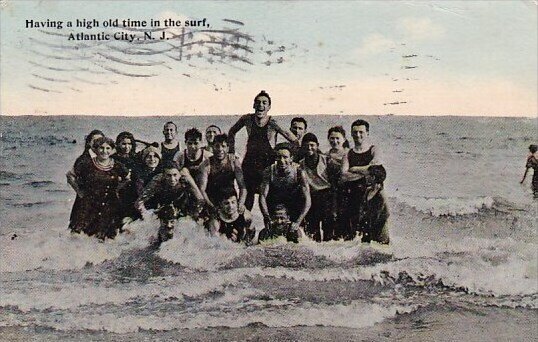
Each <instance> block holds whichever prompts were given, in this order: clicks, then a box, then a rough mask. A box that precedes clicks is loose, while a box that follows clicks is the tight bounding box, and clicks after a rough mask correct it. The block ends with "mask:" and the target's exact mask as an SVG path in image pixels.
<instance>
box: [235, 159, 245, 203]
mask: <svg viewBox="0 0 538 342" xmlns="http://www.w3.org/2000/svg"><path fill="white" fill-rule="evenodd" d="M234 164H235V165H234V173H235V180H236V181H237V187H238V188H239V205H240V206H244V205H245V200H246V199H247V186H246V184H245V178H244V177H243V169H242V168H241V162H240V161H239V158H235V156H234Z"/></svg>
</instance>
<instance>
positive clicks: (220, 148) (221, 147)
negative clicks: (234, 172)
mask: <svg viewBox="0 0 538 342" xmlns="http://www.w3.org/2000/svg"><path fill="white" fill-rule="evenodd" d="M228 151H229V148H228V144H227V143H226V142H218V143H216V144H215V145H213V155H214V156H215V157H216V158H217V159H218V160H223V159H224V157H226V155H227V154H228Z"/></svg>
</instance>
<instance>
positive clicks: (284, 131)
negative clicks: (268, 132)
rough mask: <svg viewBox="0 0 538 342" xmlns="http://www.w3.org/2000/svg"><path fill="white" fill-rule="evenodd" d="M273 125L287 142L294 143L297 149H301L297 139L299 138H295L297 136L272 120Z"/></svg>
mask: <svg viewBox="0 0 538 342" xmlns="http://www.w3.org/2000/svg"><path fill="white" fill-rule="evenodd" d="M271 123H272V125H273V127H274V129H275V131H276V132H277V133H278V134H280V135H282V136H283V137H284V138H286V140H287V141H289V142H290V143H292V144H293V145H295V146H296V147H299V145H300V143H299V139H297V137H296V136H295V134H293V133H292V132H291V131H289V130H287V129H284V128H282V127H280V125H279V124H278V123H277V122H276V121H274V120H272V119H271Z"/></svg>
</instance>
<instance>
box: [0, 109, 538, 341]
mask: <svg viewBox="0 0 538 342" xmlns="http://www.w3.org/2000/svg"><path fill="white" fill-rule="evenodd" d="M355 118H356V117H339V116H316V117H307V119H308V121H309V131H312V132H314V133H316V134H317V135H318V138H319V140H320V142H321V148H322V149H323V150H326V149H327V148H328V143H327V141H326V131H327V129H328V128H329V127H330V126H333V125H336V124H341V125H344V127H345V128H346V129H349V125H350V123H351V122H352V121H353V120H354V119H355ZM170 119H172V120H174V121H176V122H177V123H178V126H179V127H180V128H179V131H180V134H181V135H182V134H183V133H184V131H185V130H186V129H188V128H190V127H199V128H201V129H203V128H205V127H206V126H207V125H209V124H212V123H213V124H217V125H219V126H221V127H222V128H223V129H225V130H227V129H228V128H229V127H230V126H231V125H232V124H233V123H234V122H235V120H236V119H237V117H230V116H202V117H174V118H170V117H146V118H127V117H111V118H104V117H76V116H72V117H0V127H1V136H0V172H1V174H0V176H1V177H0V198H1V205H0V217H1V219H0V247H1V249H0V282H1V286H0V313H1V314H0V336H3V339H13V338H21V339H22V337H26V338H33V339H42V340H52V339H64V338H67V339H73V340H77V339H117V340H122V339H133V338H134V339H137V338H141V336H142V337H144V338H146V339H153V338H152V337H156V338H162V339H172V340H173V339H179V338H180V337H182V338H185V339H189V340H222V339H225V340H226V339H231V340H241V339H246V338H249V336H255V339H258V340H282V339H290V340H318V339H319V340H331V339H340V340H346V339H353V340H355V339H359V337H358V336H360V338H365V339H368V338H369V339H370V340H372V339H377V340H384V339H386V340H390V339H392V338H394V337H395V336H400V337H401V334H402V333H403V334H404V335H403V337H402V338H400V339H403V340H421V339H438V340H451V338H452V337H453V336H455V335H454V333H453V328H454V327H455V326H460V327H461V326H465V327H466V330H465V329H463V330H461V329H460V330H458V331H459V332H458V334H460V335H459V336H461V337H460V338H462V339H465V340H489V341H490V340H504V338H503V337H506V336H508V337H512V338H511V339H513V340H534V339H535V338H536V336H537V331H536V329H535V328H532V327H535V326H536V323H538V317H537V312H538V311H537V308H538V255H537V252H536V250H537V248H536V247H537V240H536V237H537V226H538V224H537V221H536V217H537V214H538V204H537V202H536V201H535V200H533V199H532V194H531V192H530V184H529V181H530V179H529V180H528V181H527V183H526V184H524V185H520V184H519V180H520V179H521V176H522V174H523V171H524V165H525V158H526V154H527V147H528V145H529V144H531V143H536V140H537V136H536V132H537V131H538V130H537V129H538V127H537V124H538V121H537V120H536V119H523V118H468V117H437V118H435V117H398V116H379V117H378V116H369V117H367V118H366V119H367V120H368V121H369V122H370V123H371V138H372V140H373V141H374V143H375V144H376V145H377V146H378V147H379V149H380V150H381V152H382V156H381V158H382V161H383V164H384V165H385V167H386V169H387V172H388V176H387V181H386V183H385V194H386V196H387V197H388V201H389V208H390V212H391V217H390V236H391V244H390V245H389V246H382V245H378V244H375V243H373V244H361V243H360V242H358V241H347V242H343V241H334V242H327V243H321V244H319V243H315V242H312V241H308V240H303V241H301V242H300V243H299V244H287V243H285V242H284V241H275V242H272V243H269V244H264V245H258V246H252V247H245V246H243V245H239V244H234V243H231V242H229V241H226V240H225V239H221V238H215V237H208V236H206V235H205V233H204V231H203V229H202V228H201V227H199V226H197V225H196V224H194V223H192V222H190V221H188V220H183V221H181V222H180V223H179V224H178V225H177V228H176V232H175V236H174V239H172V240H170V241H167V242H165V243H164V244H163V245H162V246H161V248H160V249H155V248H152V247H151V246H150V244H151V240H152V239H153V238H154V237H155V235H156V232H157V228H158V221H157V219H156V218H155V217H153V216H151V215H150V216H148V217H146V219H145V220H143V221H138V222H134V223H132V224H130V225H129V226H128V227H127V229H128V232H126V233H125V234H122V235H120V236H119V237H118V238H117V239H115V240H112V241H106V242H105V243H100V242H98V241H96V239H94V238H89V237H85V236H79V235H77V236H74V235H71V234H70V233H69V232H68V231H67V223H68V217H69V213H70V210H71V206H72V204H73V200H74V197H75V194H74V191H72V190H71V189H70V188H69V186H68V185H67V184H66V181H65V172H66V171H67V170H68V169H69V168H71V166H72V164H73V162H74V160H75V159H76V157H77V156H78V155H79V154H80V153H81V151H82V149H83V141H84V136H85V134H87V133H88V132H89V131H90V130H92V129H95V128H97V129H101V130H103V131H104V132H105V134H107V135H109V136H111V137H113V138H114V137H115V136H116V135H117V134H118V133H119V132H121V131H124V130H127V131H131V132H133V133H134V135H135V137H136V138H139V139H142V140H147V141H160V140H161V130H162V124H163V123H164V122H166V121H168V120H170ZM277 120H278V121H279V122H280V123H281V124H282V125H285V126H287V125H288V124H289V120H290V117H277ZM245 141H246V135H245V133H244V131H243V132H241V133H240V135H239V137H238V141H237V144H238V151H239V153H242V152H243V149H242V147H243V146H244V142H245ZM528 178H529V177H528ZM254 216H255V221H256V223H257V227H259V228H261V217H260V214H259V211H257V210H255V211H254ZM485 316H487V317H488V321H484V318H483V317H485ZM451 324H452V325H451ZM500 327H502V328H500ZM478 330H480V335H476V334H477V332H478ZM500 330H502V332H499V331H500ZM261 333H263V334H262V335H260V334H261ZM355 333H356V335H354V334H355ZM508 333H510V334H513V335H507V334H508ZM155 334H156V335H155ZM279 334H280V335H279ZM372 334H374V335H372ZM398 334H400V335H398ZM503 334H504V335H503ZM21 336H22V337H21ZM477 336H478V338H476V337H477Z"/></svg>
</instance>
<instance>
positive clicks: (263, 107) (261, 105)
mask: <svg viewBox="0 0 538 342" xmlns="http://www.w3.org/2000/svg"><path fill="white" fill-rule="evenodd" d="M253 108H254V112H255V114H256V116H257V117H258V118H263V117H264V116H266V115H267V112H268V111H269V109H271V105H270V104H269V99H268V98H267V96H258V97H257V98H255V99H254V106H253Z"/></svg>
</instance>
